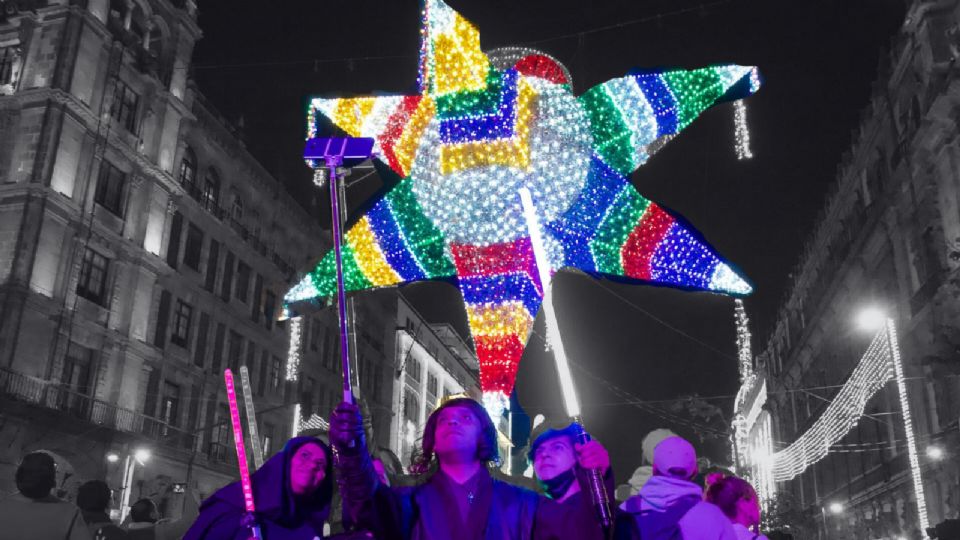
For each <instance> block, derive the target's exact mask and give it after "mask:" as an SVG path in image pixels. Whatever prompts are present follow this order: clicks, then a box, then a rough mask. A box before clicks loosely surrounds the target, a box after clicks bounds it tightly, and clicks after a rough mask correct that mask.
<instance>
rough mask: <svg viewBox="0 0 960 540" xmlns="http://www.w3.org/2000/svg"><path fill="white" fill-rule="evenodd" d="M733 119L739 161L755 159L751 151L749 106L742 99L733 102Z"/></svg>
mask: <svg viewBox="0 0 960 540" xmlns="http://www.w3.org/2000/svg"><path fill="white" fill-rule="evenodd" d="M733 119H734V123H735V124H736V127H735V130H734V137H735V138H736V146H735V148H736V151H737V159H750V158H752V157H753V152H752V151H751V150H750V126H748V125H747V104H746V103H744V101H743V100H742V99H738V100H737V101H734V102H733Z"/></svg>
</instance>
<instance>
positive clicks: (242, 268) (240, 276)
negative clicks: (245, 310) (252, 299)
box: [236, 261, 250, 303]
mask: <svg viewBox="0 0 960 540" xmlns="http://www.w3.org/2000/svg"><path fill="white" fill-rule="evenodd" d="M249 290H250V267H249V266H247V264H246V263H245V262H243V261H240V262H239V263H237V291H236V295H237V300H240V301H241V302H243V303H246V302H247V296H248V291H249Z"/></svg>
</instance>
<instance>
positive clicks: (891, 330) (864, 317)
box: [857, 306, 930, 531]
mask: <svg viewBox="0 0 960 540" xmlns="http://www.w3.org/2000/svg"><path fill="white" fill-rule="evenodd" d="M857 325H858V326H859V327H860V328H861V329H863V330H870V331H876V332H878V333H879V332H883V333H884V334H885V336H886V338H887V339H886V341H887V343H886V345H887V348H888V349H889V351H890V362H891V364H892V367H893V376H894V378H895V379H896V381H897V392H898V394H899V395H900V410H901V411H902V413H903V430H904V433H906V435H907V457H908V458H909V463H910V473H911V476H912V477H913V490H914V493H915V494H916V497H917V517H918V518H919V520H920V530H921V531H925V530H927V527H929V526H930V523H929V521H928V518H927V502H926V499H925V498H924V493H923V477H922V476H921V474H920V460H919V458H918V457H917V441H916V437H915V432H914V430H913V417H912V416H911V415H910V401H909V399H908V398H907V383H906V380H905V378H904V376H903V362H902V361H901V360H900V343H899V340H898V339H897V328H896V325H894V323H893V319H892V318H891V317H890V316H888V315H887V314H886V313H885V312H884V311H883V310H882V309H880V308H878V307H876V306H870V307H866V308H864V309H862V310H861V311H860V313H858V314H857ZM928 455H929V454H928Z"/></svg>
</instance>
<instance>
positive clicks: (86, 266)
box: [77, 248, 110, 306]
mask: <svg viewBox="0 0 960 540" xmlns="http://www.w3.org/2000/svg"><path fill="white" fill-rule="evenodd" d="M109 264H110V261H109V260H108V259H107V258H106V257H104V256H103V255H100V254H99V253H97V252H96V251H94V250H92V249H90V248H87V250H86V251H85V252H84V253H83V262H82V263H81V265H80V280H79V281H77V294H78V295H80V296H82V297H84V298H86V299H87V300H90V301H91V302H95V303H97V304H100V305H101V306H103V305H106V303H107V267H108V266H109Z"/></svg>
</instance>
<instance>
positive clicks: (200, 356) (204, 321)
mask: <svg viewBox="0 0 960 540" xmlns="http://www.w3.org/2000/svg"><path fill="white" fill-rule="evenodd" d="M209 332H210V315H207V314H206V313H200V326H199V327H198V328H197V346H196V347H194V350H193V352H194V355H193V363H194V364H195V365H196V366H197V367H200V368H202V367H203V366H204V364H205V363H206V361H207V334H208V333H209Z"/></svg>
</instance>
